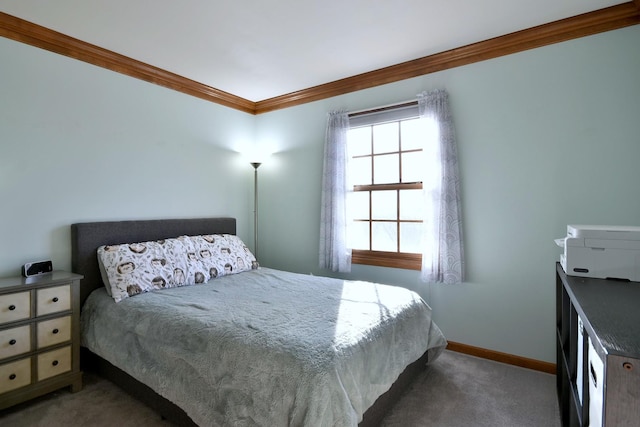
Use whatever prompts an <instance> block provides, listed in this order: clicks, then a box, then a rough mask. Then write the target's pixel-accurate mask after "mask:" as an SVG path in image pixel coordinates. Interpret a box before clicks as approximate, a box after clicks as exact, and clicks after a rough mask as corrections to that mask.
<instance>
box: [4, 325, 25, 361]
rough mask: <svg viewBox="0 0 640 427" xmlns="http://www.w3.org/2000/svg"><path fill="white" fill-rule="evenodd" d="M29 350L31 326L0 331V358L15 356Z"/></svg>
mask: <svg viewBox="0 0 640 427" xmlns="http://www.w3.org/2000/svg"><path fill="white" fill-rule="evenodd" d="M30 350H31V326H29V325H24V326H19V327H17V328H11V329H5V330H2V331H0V359H6V358H7V357H11V356H17V355H19V354H22V353H27V352H29V351H30Z"/></svg>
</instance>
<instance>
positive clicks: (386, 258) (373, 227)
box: [318, 89, 464, 283]
mask: <svg viewBox="0 0 640 427" xmlns="http://www.w3.org/2000/svg"><path fill="white" fill-rule="evenodd" d="M416 98H417V102H408V103H406V104H403V105H398V106H394V107H390V108H388V107H385V108H378V109H376V110H372V111H366V112H363V113H351V114H348V113H346V112H345V111H344V110H338V111H331V112H329V113H328V115H327V129H326V134H325V145H324V160H323V171H322V192H321V203H320V245H319V246H320V247H319V257H318V261H319V263H318V264H319V266H320V268H327V269H330V270H332V271H337V272H341V273H347V272H350V271H351V264H352V262H356V263H359V264H372V265H380V266H390V267H399V268H412V269H417V270H420V278H421V280H422V281H424V282H430V283H462V281H463V280H464V250H463V241H462V215H461V210H460V175H459V173H458V154H457V151H458V150H457V147H456V141H455V132H454V128H453V119H452V117H451V111H450V109H449V97H448V94H447V92H446V91H444V90H440V89H437V90H433V91H429V92H427V91H425V92H422V93H420V94H418V95H417V96H416ZM418 117H420V119H417V118H418ZM419 195H421V196H422V197H419ZM419 199H422V200H421V201H420V200H419ZM421 240H422V241H421Z"/></svg>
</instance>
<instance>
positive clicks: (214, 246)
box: [98, 234, 259, 302]
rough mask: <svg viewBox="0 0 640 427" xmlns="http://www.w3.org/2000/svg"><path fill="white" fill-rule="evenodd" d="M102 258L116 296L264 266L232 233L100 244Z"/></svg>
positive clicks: (108, 284) (107, 281) (105, 275)
mask: <svg viewBox="0 0 640 427" xmlns="http://www.w3.org/2000/svg"><path fill="white" fill-rule="evenodd" d="M98 264H99V265H100V266H101V267H102V273H103V274H102V276H103V281H104V282H105V286H106V287H107V292H110V295H111V297H112V298H113V299H114V300H115V301H116V302H119V301H122V300H123V299H125V298H128V297H130V296H134V295H137V294H140V293H142V292H149V291H153V290H157V289H165V288H173V287H178V286H186V285H193V284H200V283H205V282H207V281H209V280H210V279H215V278H216V277H221V276H224V275H227V274H235V273H240V272H243V271H247V270H252V269H256V268H258V267H259V266H258V262H257V261H256V258H255V256H254V255H253V254H252V253H251V251H250V250H249V248H247V246H246V245H245V244H244V242H243V241H242V240H241V239H240V238H238V237H237V236H235V235H231V234H210V235H203V236H180V237H177V238H174V239H165V240H157V241H149V242H141V243H127V244H121V245H110V246H101V247H99V248H98Z"/></svg>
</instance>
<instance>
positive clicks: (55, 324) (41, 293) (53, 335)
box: [0, 271, 83, 409]
mask: <svg viewBox="0 0 640 427" xmlns="http://www.w3.org/2000/svg"><path fill="white" fill-rule="evenodd" d="M82 277H83V276H81V275H79V274H73V273H67V272H64V271H53V272H51V273H45V274H42V275H38V276H32V277H29V278H25V277H10V278H6V279H0V409H4V408H7V407H9V406H12V405H15V404H17V403H20V402H24V401H25V400H29V399H33V398H34V397H38V396H41V395H43V394H46V393H50V392H52V391H54V390H57V389H59V388H62V387H66V386H71V391H72V392H77V391H80V389H81V388H82V372H80V279H82Z"/></svg>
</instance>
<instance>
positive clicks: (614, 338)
mask: <svg viewBox="0 0 640 427" xmlns="http://www.w3.org/2000/svg"><path fill="white" fill-rule="evenodd" d="M556 328H557V330H556V332H557V343H556V344H557V346H556V349H557V351H556V362H557V391H558V401H559V404H560V416H561V417H562V425H563V426H570V427H574V426H580V427H582V426H605V427H612V426H616V427H617V426H624V427H633V426H640V282H625V281H617V280H604V279H591V278H583V277H573V276H567V275H566V274H565V272H564V270H563V269H562V266H561V265H560V263H557V264H556Z"/></svg>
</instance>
